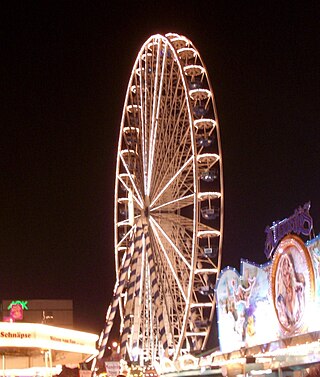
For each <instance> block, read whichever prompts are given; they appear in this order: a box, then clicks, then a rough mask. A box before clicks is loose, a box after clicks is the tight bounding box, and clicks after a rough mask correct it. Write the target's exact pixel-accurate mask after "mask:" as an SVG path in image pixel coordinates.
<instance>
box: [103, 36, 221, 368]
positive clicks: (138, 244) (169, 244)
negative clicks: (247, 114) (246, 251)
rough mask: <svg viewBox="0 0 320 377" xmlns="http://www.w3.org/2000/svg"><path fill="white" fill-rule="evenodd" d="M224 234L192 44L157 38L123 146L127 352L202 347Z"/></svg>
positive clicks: (131, 91) (201, 72)
mask: <svg viewBox="0 0 320 377" xmlns="http://www.w3.org/2000/svg"><path fill="white" fill-rule="evenodd" d="M222 235H223V175H222V158H221V142H220V134H219V126H218V119H217V112H216V106H215V102H214V95H213V91H212V88H211V84H210V82H209V79H208V75H207V72H206V68H205V66H204V64H203V61H202V59H201V57H200V54H199V52H198V51H197V50H196V48H195V47H194V45H193V44H192V42H191V41H190V40H189V39H187V38H186V37H184V36H181V35H178V34H173V33H170V34H166V35H165V36H163V35H153V36H151V37H150V38H149V39H148V40H147V41H146V42H145V43H144V44H143V46H142V47H141V49H140V51H139V53H138V56H137V58H136V60H135V63H134V65H133V69H132V72H131V76H130V80H129V84H128V87H127V92H126V97H125V102H124V107H123V113H122V120H121V127H120V136H119V143H118V152H117V166H116V179H115V210H114V242H115V251H114V252H115V266H116V285H115V289H114V295H113V301H112V303H111V304H110V306H109V309H108V311H107V315H106V327H105V329H104V331H103V333H102V336H101V338H100V354H99V355H100V357H101V356H102V355H103V351H104V348H105V346H106V343H107V341H108V337H109V334H110V330H111V327H112V324H113V319H114V316H115V312H116V310H118V309H119V313H120V318H121V326H120V339H121V347H120V348H121V349H120V354H121V357H122V358H124V359H128V360H136V359H137V358H139V359H140V360H143V361H151V362H152V361H154V360H157V359H159V358H161V357H166V356H167V357H170V358H171V359H173V360H175V359H177V358H178V357H179V356H181V355H183V354H186V353H192V352H194V351H201V350H203V349H204V347H205V346H206V343H207V341H208V337H209V334H210V329H211V325H212V322H213V316H214V310H215V295H214V287H215V283H216V279H217V277H218V274H219V272H220V264H221V256H222V251H221V246H222Z"/></svg>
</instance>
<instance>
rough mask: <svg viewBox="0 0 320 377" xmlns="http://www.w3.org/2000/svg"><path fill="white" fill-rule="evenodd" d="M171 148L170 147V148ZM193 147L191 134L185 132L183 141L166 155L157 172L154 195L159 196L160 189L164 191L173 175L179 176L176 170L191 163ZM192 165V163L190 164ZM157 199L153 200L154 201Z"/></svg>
mask: <svg viewBox="0 0 320 377" xmlns="http://www.w3.org/2000/svg"><path fill="white" fill-rule="evenodd" d="M168 149H170V148H168ZM192 158H193V155H192V147H191V144H190V139H189V134H188V133H185V134H184V136H182V137H181V142H180V145H179V148H176V149H175V150H174V152H173V153H172V154H171V155H170V156H165V158H164V161H163V164H162V166H160V169H159V171H158V172H157V179H155V182H154V185H153V186H154V187H155V190H154V192H153V195H152V197H157V198H158V197H159V191H162V192H163V190H162V188H163V187H164V186H165V185H166V184H167V183H168V181H172V179H174V178H173V176H174V175H175V176H177V173H176V171H177V170H182V169H183V168H184V167H185V166H186V164H187V163H190V164H191V160H192ZM190 166H191V165H190ZM154 201H155V200H153V202H154Z"/></svg>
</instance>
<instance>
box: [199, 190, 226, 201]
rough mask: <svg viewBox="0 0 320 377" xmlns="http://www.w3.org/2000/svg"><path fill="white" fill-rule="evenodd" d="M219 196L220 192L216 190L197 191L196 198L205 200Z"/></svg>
mask: <svg viewBox="0 0 320 377" xmlns="http://www.w3.org/2000/svg"><path fill="white" fill-rule="evenodd" d="M219 198H221V193H220V192H216V191H209V192H199V193H198V199H199V200H206V199H219Z"/></svg>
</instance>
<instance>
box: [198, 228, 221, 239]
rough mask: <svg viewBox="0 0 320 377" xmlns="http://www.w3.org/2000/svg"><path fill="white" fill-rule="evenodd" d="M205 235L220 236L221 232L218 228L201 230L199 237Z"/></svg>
mask: <svg viewBox="0 0 320 377" xmlns="http://www.w3.org/2000/svg"><path fill="white" fill-rule="evenodd" d="M204 236H212V237H219V236H220V232H219V231H218V230H199V232H198V237H199V238H201V237H204Z"/></svg>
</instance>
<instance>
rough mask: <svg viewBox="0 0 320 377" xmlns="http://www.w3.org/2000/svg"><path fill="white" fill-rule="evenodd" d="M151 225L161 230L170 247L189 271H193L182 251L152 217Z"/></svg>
mask: <svg viewBox="0 0 320 377" xmlns="http://www.w3.org/2000/svg"><path fill="white" fill-rule="evenodd" d="M150 221H151V225H156V227H157V228H158V229H159V230H160V232H161V233H162V234H163V236H164V237H165V238H166V240H167V241H168V242H169V243H170V245H171V246H172V247H173V249H174V250H175V252H176V253H177V254H178V255H179V257H180V258H181V259H182V260H183V262H184V263H185V265H186V266H187V267H188V269H189V270H190V271H191V264H190V263H189V262H188V261H187V259H186V258H185V257H184V255H183V254H182V253H181V252H180V250H179V249H178V248H177V246H176V245H175V244H174V243H173V242H172V240H171V239H170V237H169V236H168V235H167V233H166V232H165V231H164V230H163V229H162V228H161V227H160V225H159V224H158V223H157V222H156V221H155V220H154V218H153V217H152V216H150Z"/></svg>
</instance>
